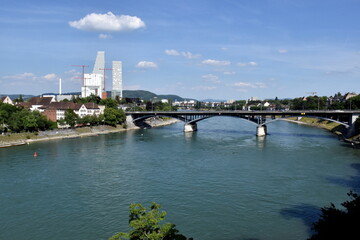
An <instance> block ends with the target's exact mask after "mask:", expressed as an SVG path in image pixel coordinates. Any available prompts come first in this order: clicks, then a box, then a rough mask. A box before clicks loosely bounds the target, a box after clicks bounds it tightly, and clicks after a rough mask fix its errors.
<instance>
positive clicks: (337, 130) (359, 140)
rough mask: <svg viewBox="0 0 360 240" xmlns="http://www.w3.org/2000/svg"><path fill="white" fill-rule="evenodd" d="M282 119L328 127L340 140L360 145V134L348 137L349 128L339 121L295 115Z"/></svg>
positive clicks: (356, 145)
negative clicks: (297, 116)
mask: <svg viewBox="0 0 360 240" xmlns="http://www.w3.org/2000/svg"><path fill="white" fill-rule="evenodd" d="M281 120H284V121H288V122H293V123H297V124H304V125H309V126H313V127H319V128H323V129H326V130H328V131H329V132H332V133H334V134H336V135H337V136H338V137H339V139H340V140H342V141H344V142H346V143H350V144H351V145H352V146H354V147H356V148H359V147H360V134H358V135H355V136H351V137H349V138H346V137H345V135H346V131H347V129H346V128H345V126H343V125H341V124H339V123H336V122H331V121H327V120H321V119H316V118H308V117H301V118H295V117H294V118H288V119H281Z"/></svg>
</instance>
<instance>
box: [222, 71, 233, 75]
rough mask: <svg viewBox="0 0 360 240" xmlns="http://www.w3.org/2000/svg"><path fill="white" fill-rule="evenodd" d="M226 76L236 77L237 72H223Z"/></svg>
mask: <svg viewBox="0 0 360 240" xmlns="http://www.w3.org/2000/svg"><path fill="white" fill-rule="evenodd" d="M223 74H224V75H234V74H236V72H223Z"/></svg>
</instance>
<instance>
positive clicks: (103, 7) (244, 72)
mask: <svg viewBox="0 0 360 240" xmlns="http://www.w3.org/2000/svg"><path fill="white" fill-rule="evenodd" d="M359 12H360V1H359V0H343V1H334V0H327V1H325V0H316V1H314V0H302V1H300V0H253V1H240V0H222V1H218V0H132V1H125V0H118V1H107V0H103V1H92V0H88V1H84V0H82V1H77V0H71V1H67V0H63V1H48V0H46V1H42V0H32V1H27V0H26V1H25V0H20V1H18V0H14V1H7V2H6V3H3V4H2V5H1V6H0V29H1V35H0V52H1V54H0V66H1V69H0V94H14V93H27V94H41V93H44V92H57V91H58V79H59V78H62V80H63V83H62V85H63V92H70V91H71V92H73V91H80V87H81V79H78V78H79V77H80V72H81V68H77V67H73V66H71V65H74V64H75V65H82V64H84V65H90V67H89V68H86V69H85V72H91V71H92V68H93V65H94V62H95V57H96V53H97V51H105V54H106V61H107V64H106V67H108V68H110V67H111V61H116V60H118V61H122V62H123V84H124V89H129V90H134V89H142V90H149V91H152V92H155V93H157V94H177V95H180V96H182V97H190V98H196V99H204V98H215V99H247V98H249V97H259V98H261V99H265V98H275V97H279V98H288V97H290V98H294V97H301V96H305V95H310V94H309V92H317V93H318V95H321V96H325V95H327V96H329V95H333V94H334V93H336V92H338V91H340V92H342V93H346V92H357V93H359V92H360V83H359V81H360V28H359V23H360V14H359ZM107 75H108V76H110V75H111V74H110V72H109V73H107ZM106 85H107V87H108V89H107V90H110V87H111V78H109V79H107V84H106Z"/></svg>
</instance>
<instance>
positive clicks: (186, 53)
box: [181, 52, 201, 59]
mask: <svg viewBox="0 0 360 240" xmlns="http://www.w3.org/2000/svg"><path fill="white" fill-rule="evenodd" d="M181 55H182V56H184V57H186V58H189V59H193V58H199V57H201V55H200V54H193V53H191V52H181Z"/></svg>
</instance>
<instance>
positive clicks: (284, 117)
mask: <svg viewBox="0 0 360 240" xmlns="http://www.w3.org/2000/svg"><path fill="white" fill-rule="evenodd" d="M292 117H307V118H316V119H321V120H326V121H330V122H335V123H339V124H341V125H343V126H345V127H346V128H348V127H350V126H349V124H346V123H344V122H340V121H337V120H334V119H331V118H325V117H319V116H311V115H305V116H304V115H293V116H282V117H280V118H275V119H273V120H270V121H267V122H264V123H262V124H260V125H267V124H269V123H272V122H275V121H278V120H281V119H286V118H292Z"/></svg>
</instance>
